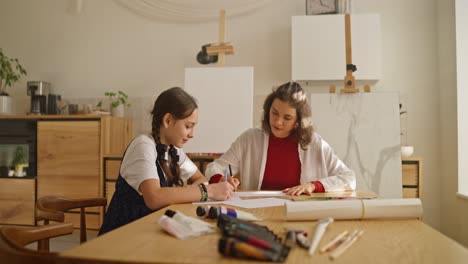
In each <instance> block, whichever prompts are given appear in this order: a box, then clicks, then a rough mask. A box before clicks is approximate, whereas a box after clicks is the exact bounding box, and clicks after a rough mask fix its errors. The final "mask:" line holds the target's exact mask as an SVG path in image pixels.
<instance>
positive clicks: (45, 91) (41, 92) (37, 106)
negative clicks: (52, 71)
mask: <svg viewBox="0 0 468 264" xmlns="http://www.w3.org/2000/svg"><path fill="white" fill-rule="evenodd" d="M50 88H51V85H50V83H48V82H44V81H29V82H28V83H27V93H28V95H29V96H31V110H30V111H29V113H30V114H33V115H42V114H46V113H47V96H48V95H49V93H50Z"/></svg>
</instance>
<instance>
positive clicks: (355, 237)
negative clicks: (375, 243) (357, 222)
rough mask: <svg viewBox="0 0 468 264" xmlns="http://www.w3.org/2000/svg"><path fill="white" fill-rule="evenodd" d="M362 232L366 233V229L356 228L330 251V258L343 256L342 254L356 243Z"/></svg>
mask: <svg viewBox="0 0 468 264" xmlns="http://www.w3.org/2000/svg"><path fill="white" fill-rule="evenodd" d="M362 234H364V230H354V232H353V233H352V234H351V235H350V236H349V237H348V238H347V239H346V240H345V241H344V242H343V243H341V244H340V245H339V246H338V247H337V248H336V249H335V250H333V251H332V252H331V253H330V259H332V260H334V259H337V258H338V257H339V256H341V254H343V253H344V252H345V251H346V250H347V249H348V248H349V247H350V246H351V245H352V244H354V243H355V242H356V241H357V240H358V238H360V237H361V236H362Z"/></svg>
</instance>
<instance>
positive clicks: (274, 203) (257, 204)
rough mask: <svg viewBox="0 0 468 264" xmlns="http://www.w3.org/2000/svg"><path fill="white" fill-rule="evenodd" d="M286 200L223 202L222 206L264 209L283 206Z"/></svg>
mask: <svg viewBox="0 0 468 264" xmlns="http://www.w3.org/2000/svg"><path fill="white" fill-rule="evenodd" d="M287 201H288V200H286V199H281V198H259V199H248V200H240V199H239V200H235V201H225V202H224V204H227V205H232V206H237V207H241V208H249V209H250V208H264V207H273V206H283V205H284V204H285V203H286V202H287Z"/></svg>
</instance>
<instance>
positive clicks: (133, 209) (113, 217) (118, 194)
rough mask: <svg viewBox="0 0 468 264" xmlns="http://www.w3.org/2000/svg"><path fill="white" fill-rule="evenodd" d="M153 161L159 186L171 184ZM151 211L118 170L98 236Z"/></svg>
mask: <svg viewBox="0 0 468 264" xmlns="http://www.w3.org/2000/svg"><path fill="white" fill-rule="evenodd" d="M125 152H126V151H125ZM124 156H125V153H124ZM155 163H156V168H157V170H158V174H159V182H160V185H161V187H168V186H170V185H171V184H168V182H167V180H166V178H165V177H164V173H163V170H162V169H161V166H160V165H159V162H158V161H157V160H156V161H155ZM152 212H154V211H153V210H151V209H149V208H148V207H147V206H146V204H145V200H144V199H143V195H140V194H139V193H138V192H137V191H135V189H133V187H132V186H130V185H129V184H128V183H127V181H125V179H124V178H123V177H122V175H120V170H119V177H118V178H117V181H116V183H115V192H114V195H113V196H112V199H111V202H110V204H109V207H108V208H107V212H106V214H105V215H104V222H103V223H102V226H101V228H100V229H99V233H98V236H100V235H102V234H105V233H107V232H109V231H112V230H114V229H116V228H118V227H121V226H123V225H126V224H128V223H130V222H133V221H135V220H137V219H140V218H142V217H143V216H146V215H148V214H150V213H152Z"/></svg>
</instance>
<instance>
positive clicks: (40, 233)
mask: <svg viewBox="0 0 468 264" xmlns="http://www.w3.org/2000/svg"><path fill="white" fill-rule="evenodd" d="M71 233H73V225H72V223H58V224H52V225H46V226H34V227H24V226H23V227H18V226H4V227H2V228H0V260H1V262H2V263H9V264H26V263H28V264H29V263H35V264H51V263H55V260H56V257H57V255H56V253H50V252H43V251H35V250H31V249H28V248H25V246H26V245H28V244H30V243H32V242H36V241H39V240H42V239H46V238H47V239H49V238H53V237H58V236H63V235H67V234H71Z"/></svg>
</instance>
